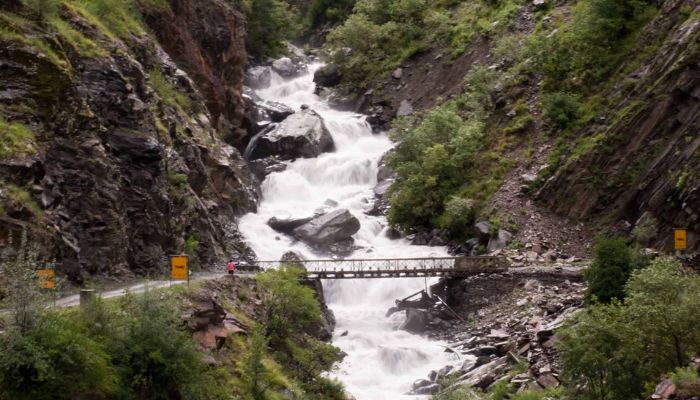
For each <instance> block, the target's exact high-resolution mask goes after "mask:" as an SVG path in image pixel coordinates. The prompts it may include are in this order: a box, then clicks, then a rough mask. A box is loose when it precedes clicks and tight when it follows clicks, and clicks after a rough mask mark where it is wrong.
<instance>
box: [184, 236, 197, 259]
mask: <svg viewBox="0 0 700 400" xmlns="http://www.w3.org/2000/svg"><path fill="white" fill-rule="evenodd" d="M197 249H199V236H198V235H197V234H196V233H193V234H191V235H190V236H188V237H187V240H185V248H184V251H185V254H187V255H188V256H194V255H196V254H197Z"/></svg>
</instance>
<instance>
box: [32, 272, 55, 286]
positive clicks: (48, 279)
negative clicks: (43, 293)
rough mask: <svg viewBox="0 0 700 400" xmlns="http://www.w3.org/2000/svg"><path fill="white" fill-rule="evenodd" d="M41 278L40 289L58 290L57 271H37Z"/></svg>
mask: <svg viewBox="0 0 700 400" xmlns="http://www.w3.org/2000/svg"><path fill="white" fill-rule="evenodd" d="M36 274H37V276H38V277H39V287H41V288H42V289H55V288H56V271H55V270H53V269H40V270H39V271H37V273H36Z"/></svg>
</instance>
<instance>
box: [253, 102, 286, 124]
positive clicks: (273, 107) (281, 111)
mask: <svg viewBox="0 0 700 400" xmlns="http://www.w3.org/2000/svg"><path fill="white" fill-rule="evenodd" d="M257 106H258V107H259V108H260V109H261V111H263V112H264V113H265V115H267V116H269V118H270V121H272V122H282V121H284V120H285V119H286V118H287V117H289V116H290V115H292V114H294V110H292V108H291V107H289V106H287V105H285V104H282V103H278V102H276V101H265V102H262V103H257Z"/></svg>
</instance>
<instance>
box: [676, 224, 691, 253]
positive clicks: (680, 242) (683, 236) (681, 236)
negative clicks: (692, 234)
mask: <svg viewBox="0 0 700 400" xmlns="http://www.w3.org/2000/svg"><path fill="white" fill-rule="evenodd" d="M687 240H688V235H687V232H686V230H685V229H675V230H674V231H673V241H674V247H675V248H676V250H685V249H687V248H688V241H687Z"/></svg>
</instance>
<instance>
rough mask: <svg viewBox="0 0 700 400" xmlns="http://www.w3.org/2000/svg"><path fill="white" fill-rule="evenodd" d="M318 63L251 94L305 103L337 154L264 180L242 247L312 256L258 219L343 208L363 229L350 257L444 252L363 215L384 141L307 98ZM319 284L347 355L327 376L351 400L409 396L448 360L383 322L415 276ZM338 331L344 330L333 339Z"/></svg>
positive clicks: (415, 283)
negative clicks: (392, 233)
mask: <svg viewBox="0 0 700 400" xmlns="http://www.w3.org/2000/svg"><path fill="white" fill-rule="evenodd" d="M320 66H321V65H320V64H312V65H310V66H309V73H308V74H305V75H303V76H300V77H298V78H296V79H293V80H289V81H284V80H282V79H280V78H279V77H274V78H273V84H272V85H271V86H270V87H269V88H267V89H263V90H259V91H257V94H258V96H260V97H261V98H262V99H264V100H271V101H276V102H279V103H283V104H286V105H288V106H290V107H292V108H293V109H295V110H299V108H300V107H301V105H302V104H306V105H309V106H310V107H311V108H312V109H313V110H315V111H316V112H317V113H319V114H320V115H321V116H322V117H323V118H324V120H325V123H326V125H327V127H328V129H329V130H330V132H331V134H332V136H333V140H334V141H335V144H336V151H335V152H333V153H326V154H322V155H321V156H319V157H317V158H312V159H297V160H295V161H293V162H289V163H288V168H287V169H286V170H285V171H283V172H278V173H273V174H271V175H269V176H268V177H267V179H266V180H265V181H264V182H263V184H262V195H263V196H262V200H261V202H260V205H259V207H258V211H257V213H251V214H247V215H245V216H244V217H243V218H242V219H241V221H240V230H241V232H242V233H243V234H244V235H245V237H246V240H247V241H248V243H249V245H250V246H251V248H252V249H253V250H255V252H256V253H257V255H258V258H260V259H261V260H278V259H279V258H280V257H281V256H282V254H283V253H285V252H287V251H289V250H293V251H296V252H298V253H300V254H302V255H303V256H304V257H306V258H309V259H314V258H319V256H318V255H315V254H314V253H313V252H312V250H311V249H310V248H308V247H307V246H306V245H304V244H303V243H300V242H297V241H294V240H293V239H291V238H289V237H287V236H285V235H283V234H281V233H279V232H276V231H274V230H273V229H272V228H270V227H269V226H268V225H267V224H266V221H267V220H268V219H269V218H271V217H278V218H285V217H305V216H309V215H312V214H314V213H315V212H316V211H318V210H319V209H327V210H332V209H336V208H346V209H348V210H350V212H352V214H353V215H355V216H356V217H357V218H358V219H359V220H360V223H361V228H360V231H359V232H357V233H356V234H355V236H354V239H355V243H356V244H357V245H358V246H360V247H361V249H360V250H357V251H356V252H355V253H354V254H352V255H351V256H350V257H349V258H410V257H432V256H445V255H446V251H445V249H444V248H441V247H426V246H411V245H410V244H409V242H408V241H406V240H404V239H399V240H392V239H389V238H388V237H387V235H386V233H387V230H388V228H387V222H386V219H385V218H384V217H373V216H368V215H365V211H367V210H368V209H370V208H371V206H372V204H371V202H372V199H373V197H374V193H373V191H372V189H373V188H374V186H375V185H376V184H377V170H378V163H379V160H380V158H381V156H382V155H383V154H384V153H386V152H387V151H388V150H389V149H391V147H392V143H391V141H390V140H389V139H388V137H387V136H386V135H384V134H373V133H372V129H371V127H370V126H369V124H368V123H367V121H366V119H365V117H364V116H362V115H358V114H354V113H350V112H341V111H337V110H333V109H331V108H330V107H329V106H328V105H327V104H326V103H325V102H324V101H323V99H321V98H319V97H318V96H316V95H314V94H313V93H314V88H315V85H314V83H313V73H314V71H315V70H317V69H318V68H319V67H320ZM328 200H332V201H331V202H328ZM336 203H337V204H338V205H337V206H336V205H335V204H336ZM329 204H333V206H329ZM428 283H429V282H428ZM323 285H324V291H325V296H326V300H327V302H328V306H329V307H330V308H331V309H332V310H333V312H334V313H335V316H336V319H337V326H336V330H335V332H334V337H333V343H334V344H335V345H336V346H338V347H339V348H341V349H342V350H343V351H345V352H346V353H347V354H348V355H347V357H346V358H345V360H344V361H343V362H342V363H341V365H340V366H339V367H338V369H337V370H336V371H334V372H333V374H332V375H333V376H335V377H337V378H338V379H339V380H340V381H342V382H343V383H344V384H345V386H346V388H347V390H348V392H350V393H351V394H352V395H353V396H355V397H356V398H357V400H393V399H401V398H404V397H405V398H411V399H416V398H417V397H416V396H404V395H405V393H407V392H408V391H409V390H410V389H411V384H412V382H413V381H414V380H416V379H423V378H425V377H426V376H427V375H428V373H429V372H430V371H431V370H433V369H438V368H440V367H442V366H444V365H445V364H448V363H450V358H449V356H448V355H447V354H446V353H444V348H443V347H441V343H438V342H434V341H429V340H428V339H425V338H422V337H420V336H417V335H412V334H409V333H407V332H404V331H400V330H397V327H398V326H399V325H400V324H401V322H402V318H404V316H403V314H402V313H397V314H394V315H393V316H392V317H391V318H386V317H385V314H386V311H387V310H388V309H389V307H391V306H393V305H394V300H395V299H398V298H402V297H405V296H407V295H409V294H411V293H414V292H416V291H417V290H420V289H421V288H423V287H424V286H425V285H426V281H425V280H424V279H423V278H410V279H407V278H404V279H374V280H371V279H366V280H347V281H324V282H323ZM345 331H347V332H348V334H347V335H345V336H341V334H342V333H343V332H345Z"/></svg>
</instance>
